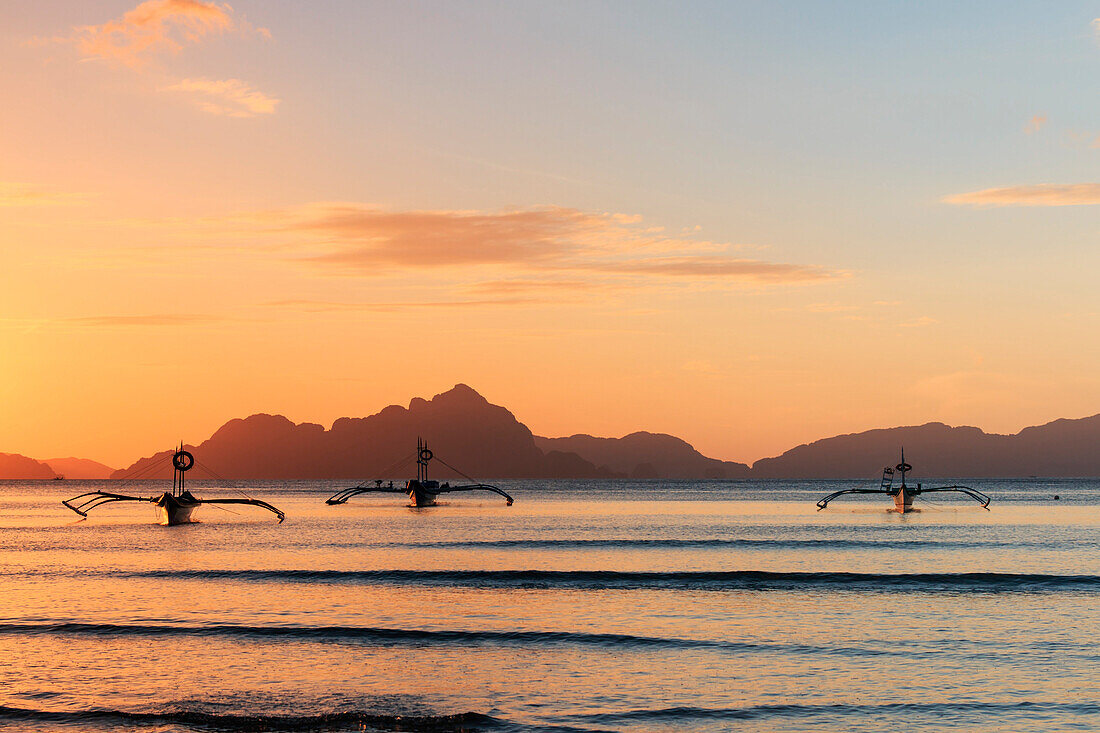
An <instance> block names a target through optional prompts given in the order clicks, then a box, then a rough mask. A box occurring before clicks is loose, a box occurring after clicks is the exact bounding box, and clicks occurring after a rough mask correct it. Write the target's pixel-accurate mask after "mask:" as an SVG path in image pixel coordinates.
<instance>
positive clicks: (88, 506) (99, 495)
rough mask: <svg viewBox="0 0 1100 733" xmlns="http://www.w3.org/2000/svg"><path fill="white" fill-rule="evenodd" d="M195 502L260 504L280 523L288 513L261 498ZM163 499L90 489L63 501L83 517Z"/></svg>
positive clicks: (199, 501) (194, 499) (196, 503)
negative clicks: (126, 503) (127, 504)
mask: <svg viewBox="0 0 1100 733" xmlns="http://www.w3.org/2000/svg"><path fill="white" fill-rule="evenodd" d="M188 496H189V498H190V499H192V500H193V501H194V502H195V504H194V505H198V504H248V505H250V506H258V507H260V508H261V509H266V510H268V511H269V512H271V513H272V514H274V515H275V516H276V517H278V518H279V524H282V523H283V520H284V519H286V515H285V514H283V512H282V511H280V510H279V509H277V508H276V507H273V506H272V505H271V504H268V503H267V502H266V501H261V500H259V499H199V498H197V497H190V495H188ZM160 500H161V497H160V496H127V495H126V494H112V493H109V492H107V491H90V492H88V493H87V494H81V495H80V496H74V497H73V498H72V499H69V500H68V501H63V502H61V503H62V504H64V505H65V506H67V507H69V508H70V509H72V510H73V511H74V512H76V513H77V514H79V515H80V516H82V517H86V516H88V512H90V511H91V510H92V509H95V508H96V507H100V506H103V505H104V504H110V503H111V502H115V501H142V502H147V503H149V504H156V503H157V502H159V501H160ZM194 505H193V506H194Z"/></svg>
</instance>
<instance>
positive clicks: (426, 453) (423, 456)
mask: <svg viewBox="0 0 1100 733" xmlns="http://www.w3.org/2000/svg"><path fill="white" fill-rule="evenodd" d="M406 455H407V454H406ZM432 455H433V453H432V452H431V451H430V450H428V449H427V448H421V449H420V461H421V463H427V462H428V461H430V460H432Z"/></svg>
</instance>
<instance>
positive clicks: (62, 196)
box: [0, 181, 86, 207]
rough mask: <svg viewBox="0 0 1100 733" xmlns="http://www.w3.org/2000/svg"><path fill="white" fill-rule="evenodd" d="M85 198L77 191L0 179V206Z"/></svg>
mask: <svg viewBox="0 0 1100 733" xmlns="http://www.w3.org/2000/svg"><path fill="white" fill-rule="evenodd" d="M85 198H86V196H84V195H83V194H78V193H59V192H57V191H47V190H45V189H42V188H38V187H35V186H30V185H28V184H25V183H11V182H4V181H0V207H5V206H57V205H62V204H72V203H79V202H81V201H83V200H84V199H85Z"/></svg>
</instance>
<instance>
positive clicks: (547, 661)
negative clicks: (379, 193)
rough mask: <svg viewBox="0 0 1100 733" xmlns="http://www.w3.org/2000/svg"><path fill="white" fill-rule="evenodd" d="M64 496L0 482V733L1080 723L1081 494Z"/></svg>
mask: <svg viewBox="0 0 1100 733" xmlns="http://www.w3.org/2000/svg"><path fill="white" fill-rule="evenodd" d="M65 483H66V486H64V487H60V488H59V487H56V486H53V485H50V482H38V483H27V484H20V483H14V482H7V483H4V482H0V588H2V591H3V592H2V593H0V727H5V728H6V729H11V730H17V731H21V730H36V731H37V730H58V729H71V730H88V729H93V730H135V731H147V730H148V731H153V730H156V731H167V730H171V731H177V730H178V731H190V730H296V729H302V728H306V729H325V730H480V729H492V730H508V729H515V730H527V729H548V730H554V729H561V730H578V729H579V730H645V731H651V730H683V729H691V730H729V729H730V728H733V727H736V728H737V729H747V730H761V731H788V730H789V731H795V730H798V731H802V730H868V731H870V730H882V729H884V728H902V727H904V728H905V729H908V730H913V729H916V730H921V729H923V730H930V731H931V730H944V729H952V728H954V729H965V730H991V731H992V730H1006V729H1011V730H1052V729H1059V730H1064V729H1071V728H1079V729H1095V728H1097V727H1100V678H1098V676H1097V675H1096V674H1095V668H1096V665H1097V662H1098V661H1100V641H1097V640H1096V639H1095V638H1094V637H1095V635H1094V632H1093V629H1094V628H1095V627H1096V626H1097V623H1098V622H1100V483H1098V482H1076V483H1075V482H1071V481H1065V480H1060V481H1057V482H1043V481H1032V482H1023V483H1021V482H1014V483H1012V484H1008V483H1002V482H985V483H983V484H981V485H980V486H979V488H981V489H982V490H983V491H986V492H987V493H990V494H991V495H992V496H994V504H993V505H992V507H991V508H992V511H989V512H986V511H984V510H982V509H980V508H978V507H976V506H975V505H973V504H972V503H965V502H950V501H943V502H938V503H937V504H930V503H929V504H926V505H924V506H923V511H922V512H920V513H914V514H910V515H905V516H902V515H898V514H894V513H888V512H886V511H885V508H886V506H887V505H888V502H885V501H883V502H875V503H868V502H863V503H860V502H858V501H849V502H845V503H840V502H838V503H837V504H836V505H834V506H835V508H834V507H830V509H829V510H827V511H825V512H817V511H816V507H814V504H813V502H814V501H815V500H816V499H817V498H819V496H820V495H821V494H822V493H823V491H822V489H821V487H822V486H823V485H824V484H823V483H822V482H817V483H813V484H811V483H802V484H798V483H796V484H793V485H792V484H790V483H784V482H755V483H754V482H725V483H722V482H634V483H630V482H606V483H599V482H525V483H523V484H522V485H520V486H518V487H516V490H515V491H514V492H511V491H510V493H513V495H514V496H515V497H516V504H515V505H514V506H512V507H505V506H503V505H501V504H500V503H499V502H495V501H491V500H479V499H474V498H471V499H469V500H459V499H456V500H452V501H450V502H449V503H448V504H447V505H443V506H439V507H435V508H431V509H424V510H410V509H408V508H406V507H402V506H400V505H399V503H398V501H399V500H400V498H398V499H397V500H395V499H394V497H386V498H385V499H375V498H370V499H364V500H358V501H355V502H353V503H351V504H348V505H346V506H336V507H330V506H326V505H325V504H324V499H325V498H326V497H327V496H328V495H330V494H331V493H332V491H333V490H334V489H335V488H339V484H335V483H333V482H289V483H285V484H273V483H271V482H264V483H259V482H258V483H256V484H246V483H239V484H234V485H232V486H229V487H219V488H221V489H222V491H219V492H218V493H222V492H227V491H231V490H232V489H233V488H234V487H236V488H242V489H244V490H246V491H247V490H250V489H254V490H255V492H256V493H263V495H264V496H265V497H270V498H271V500H272V502H273V503H275V504H277V505H278V506H279V507H280V508H281V509H283V510H284V511H286V513H287V521H286V523H285V524H283V525H281V526H277V525H274V524H272V523H271V521H270V520H269V518H268V517H267V516H266V515H264V514H263V513H261V512H253V511H250V510H248V508H247V507H245V508H242V510H238V509H237V508H234V512H235V513H229V512H222V511H218V510H217V508H215V507H213V506H205V507H202V508H201V514H200V513H198V512H197V513H196V518H199V519H201V520H202V522H201V523H199V524H194V525H189V526H182V527H161V526H157V525H154V524H153V521H154V518H153V517H152V516H151V515H150V513H149V511H148V507H143V506H136V505H135V506H129V507H128V506H126V505H117V506H112V507H110V508H104V509H103V510H101V511H100V512H99V513H98V514H96V515H93V517H92V518H91V519H89V520H87V521H83V522H77V523H73V522H72V520H71V518H70V515H69V514H68V512H67V511H66V510H65V509H64V508H63V507H61V506H60V504H59V503H58V500H59V498H64V497H58V496H55V494H57V492H58V491H59V490H60V489H62V488H63V489H64V490H65V491H66V492H69V493H73V489H74V488H80V490H86V487H91V488H95V487H98V486H101V485H102V484H101V483H100V482H79V483H77V482H65ZM970 483H971V484H972V485H977V483H976V482H970ZM74 484H76V486H75V487H74ZM841 485H843V484H841ZM139 488H140V487H139ZM148 488H152V485H150V486H149V487H148ZM509 488H511V486H510V487H509ZM828 490H829V488H828V486H826V488H825V491H826V492H827V491H828ZM196 491H197V492H198V493H200V495H201V491H202V488H201V485H199V487H197V488H196ZM211 493H213V492H211ZM1054 493H1058V494H1060V495H1061V497H1062V499H1061V500H1059V501H1057V502H1055V501H1053V500H1051V499H1050V498H1049V495H1052V494H1054ZM66 495H68V494H66ZM918 501H919V500H918Z"/></svg>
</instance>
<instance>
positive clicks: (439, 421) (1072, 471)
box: [0, 384, 1100, 480]
mask: <svg viewBox="0 0 1100 733" xmlns="http://www.w3.org/2000/svg"><path fill="white" fill-rule="evenodd" d="M417 437H424V438H425V439H426V440H427V441H428V443H429V445H430V446H431V447H432V450H433V451H434V452H435V454H436V455H437V456H439V457H441V458H442V459H443V460H445V461H447V463H450V464H451V465H453V466H455V468H457V469H459V470H461V471H462V472H463V473H465V474H468V475H470V476H476V477H480V478H639V479H645V478H668V479H677V478H682V479H738V478H809V479H812V478H875V477H876V476H877V474H878V473H879V472H880V471H881V469H882V466H885V465H892V464H893V463H894V462H896V458H897V453H898V448H899V447H900V446H905V450H906V455H907V456H908V457H910V459H911V462H912V463H913V464H914V465H915V466H916V469H917V470H916V472H915V475H918V476H922V477H929V478H931V477H959V478H962V477H990V478H996V477H1022V476H1049V477H1070V476H1100V451H1098V450H1097V448H1098V447H1100V415H1094V416H1092V417H1087V418H1082V419H1078V420H1066V419H1062V420H1055V421H1054V422H1051V423H1047V424H1046V425H1041V426H1036V427H1029V428H1025V429H1024V430H1021V431H1020V432H1019V433H1017V434H1015V435H997V434H990V433H985V432H983V431H982V430H979V429H978V428H974V427H951V426H948V425H944V424H943V423H928V424H926V425H920V426H910V427H895V428H883V429H876V430H868V431H865V432H861V433H853V434H850V435H838V436H835V437H832V438H825V439H822V440H818V441H815V442H813V443H810V444H807V445H800V446H798V447H796V448H792V449H790V450H788V451H786V452H785V453H783V454H782V455H779V456H776V457H774V458H764V459H761V460H759V461H756V462H755V463H754V464H753V465H752V467H751V468H750V467H749V466H748V465H746V464H744V463H736V462H733V461H721V460H717V459H714V458H708V457H707V456H704V455H703V454H701V453H699V452H698V451H697V450H695V448H693V447H692V446H691V445H690V444H688V443H687V442H685V441H683V440H681V439H680V438H677V437H675V436H672V435H666V434H662V433H648V432H636V433H631V434H630V435H626V436H624V437H622V438H599V437H594V436H591V435H573V436H570V437H562V438H544V437H539V436H536V435H534V434H532V432H531V431H530V430H529V429H528V428H527V426H526V425H524V424H523V423H521V422H519V420H517V419H516V417H515V416H514V415H513V414H512V413H511V412H509V411H508V410H507V409H505V408H503V407H500V406H499V405H493V404H491V403H489V401H488V400H486V399H485V398H484V397H482V396H481V395H480V394H478V393H477V392H476V391H474V390H473V389H472V388H470V387H468V386H467V385H465V384H459V385H456V386H455V387H454V388H453V389H450V390H448V391H447V392H444V393H442V394H438V395H436V396H435V397H433V398H432V399H431V400H425V399H421V398H419V397H417V398H414V399H413V400H412V401H411V402H410V403H409V406H408V407H407V408H405V407H400V406H398V405H391V406H390V407H387V408H385V409H383V410H382V411H381V412H379V413H377V414H376V415H371V416H370V417H362V418H347V417H344V418H340V419H338V420H337V421H336V422H334V423H333V425H332V427H331V428H329V429H327V430H326V429H325V428H324V427H323V426H322V425H317V424H314V423H299V424H295V423H293V422H291V421H290V420H288V419H287V418H285V417H283V416H281V415H267V414H259V415H252V416H251V417H247V418H243V419H239V418H238V419H234V420H230V421H229V422H227V423H226V424H225V425H223V426H222V427H221V428H219V429H218V430H217V431H216V432H215V433H214V434H213V435H212V436H210V438H208V439H207V440H205V441H203V442H202V443H199V444H198V445H195V446H189V447H191V448H193V449H194V452H195V455H196V458H197V459H198V461H199V465H198V467H197V468H198V469H199V470H197V471H196V474H197V477H199V478H202V477H206V478H226V479H349V480H351V479H356V480H358V479H366V478H393V479H394V480H403V479H405V478H408V477H407V476H405V475H404V474H400V475H397V474H394V475H392V476H391V475H385V471H386V469H387V468H388V467H390V466H392V465H393V464H395V463H398V462H399V461H401V459H402V458H405V457H407V456H409V455H411V453H412V450H413V447H415V445H416V439H417ZM171 453H172V451H171V450H167V451H163V452H162V453H158V454H156V455H153V456H148V457H145V458H142V459H140V460H138V461H136V462H135V463H133V464H132V465H130V466H128V467H127V468H124V469H120V470H117V471H113V472H111V470H110V468H109V467H107V466H104V465H103V464H101V463H96V462H94V461H87V460H86V459H75V458H67V459H50V460H48V461H36V460H33V459H31V458H27V457H25V456H21V455H18V454H7V453H0V478H8V479H52V478H53V477H54V476H55V475H58V474H63V475H65V476H66V477H67V478H101V477H107V476H109V477H110V478H112V479H124V478H128V477H133V476H140V477H142V478H169V477H170V476H171V467H170V464H169V461H168V458H169V457H170V456H171ZM437 463H438V462H437ZM433 471H435V473H434V474H433V477H437V478H440V479H451V478H457V477H458V474H457V473H454V472H452V471H450V470H448V469H447V468H446V467H445V466H443V465H442V464H440V465H438V466H436V464H433ZM407 472H408V471H407V470H406V473H407Z"/></svg>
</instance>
